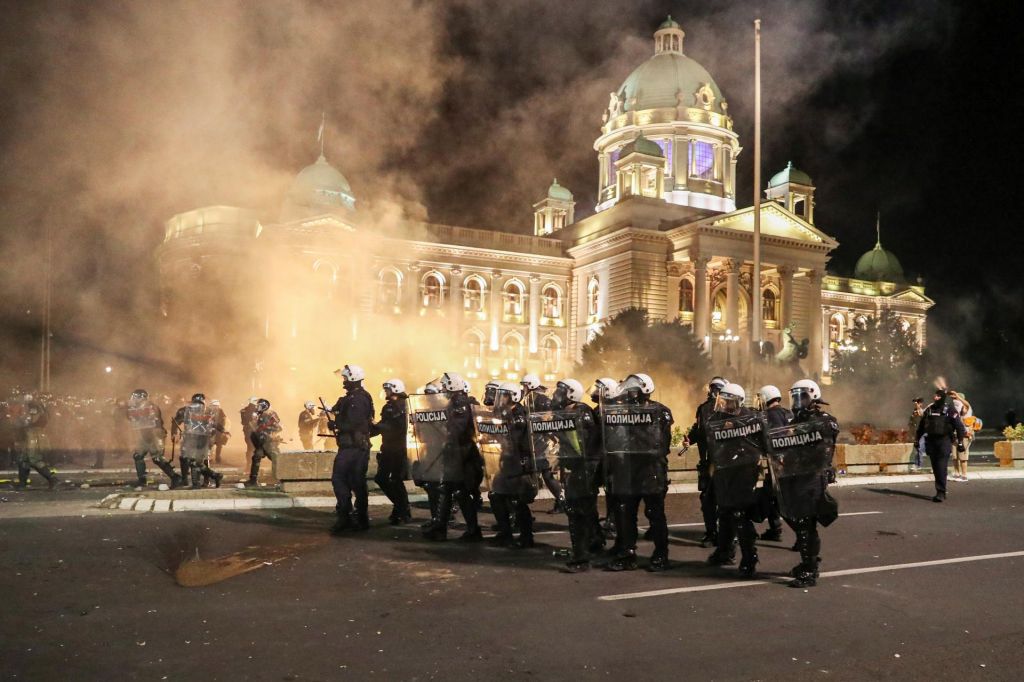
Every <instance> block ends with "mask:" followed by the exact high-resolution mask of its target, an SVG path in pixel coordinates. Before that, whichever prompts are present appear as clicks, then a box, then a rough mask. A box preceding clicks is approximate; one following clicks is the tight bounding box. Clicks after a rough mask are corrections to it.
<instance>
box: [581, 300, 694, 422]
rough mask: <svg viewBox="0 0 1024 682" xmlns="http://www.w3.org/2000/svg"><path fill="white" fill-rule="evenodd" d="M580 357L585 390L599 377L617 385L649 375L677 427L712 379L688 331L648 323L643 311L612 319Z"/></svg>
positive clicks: (623, 313) (630, 310) (633, 310)
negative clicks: (633, 375)
mask: <svg viewBox="0 0 1024 682" xmlns="http://www.w3.org/2000/svg"><path fill="white" fill-rule="evenodd" d="M581 352H582V360H581V362H580V364H579V365H578V367H577V372H578V375H579V376H580V377H586V379H584V380H582V381H583V383H584V384H587V383H588V382H593V381H594V380H595V379H597V378H600V377H612V378H614V379H617V380H621V379H623V378H625V377H626V376H628V375H630V374H634V373H637V372H642V373H644V374H649V375H650V376H651V378H652V379H654V383H655V386H656V388H657V395H656V399H657V400H659V401H660V402H663V403H665V404H666V405H668V406H669V407H670V408H671V409H672V410H673V412H675V413H676V415H677V416H676V420H677V421H678V422H682V421H683V420H684V418H683V415H687V418H688V415H689V414H691V413H692V411H693V409H694V408H695V407H696V405H697V402H699V401H700V400H702V399H703V395H704V393H703V392H704V386H705V385H706V383H707V380H708V377H710V375H711V364H710V362H709V361H708V358H707V356H706V355H704V353H703V352H702V351H701V347H700V342H699V340H698V339H697V337H696V336H694V335H693V332H692V331H691V330H690V328H689V327H685V326H683V325H682V324H680V323H678V322H665V321H661V320H657V321H651V320H649V319H648V317H647V311H646V310H645V309H643V308H627V309H625V310H623V311H621V312H619V313H617V314H616V315H614V316H613V317H612V318H611V319H609V320H608V322H606V323H605V324H604V326H603V327H602V328H601V331H600V332H599V333H598V334H597V335H596V336H595V337H594V338H593V339H591V340H590V342H588V343H587V344H586V345H585V346H583V349H582V351H581ZM681 410H682V412H680V411H681Z"/></svg>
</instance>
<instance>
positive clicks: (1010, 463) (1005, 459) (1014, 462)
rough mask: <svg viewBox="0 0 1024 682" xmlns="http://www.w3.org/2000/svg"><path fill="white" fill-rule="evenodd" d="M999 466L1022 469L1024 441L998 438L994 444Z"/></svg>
mask: <svg viewBox="0 0 1024 682" xmlns="http://www.w3.org/2000/svg"><path fill="white" fill-rule="evenodd" d="M995 450H996V457H997V458H999V466H1001V467H1015V468H1017V469H1024V441H1021V440H1000V441H996V444H995Z"/></svg>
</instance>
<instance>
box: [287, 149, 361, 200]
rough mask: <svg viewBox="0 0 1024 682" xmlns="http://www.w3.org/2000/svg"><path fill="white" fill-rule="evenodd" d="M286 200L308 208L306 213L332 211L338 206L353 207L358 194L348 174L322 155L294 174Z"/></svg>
mask: <svg viewBox="0 0 1024 682" xmlns="http://www.w3.org/2000/svg"><path fill="white" fill-rule="evenodd" d="M287 203H288V204H290V205H291V206H292V207H301V208H304V209H308V210H306V211H303V212H304V213H307V214H310V211H314V212H316V211H319V212H320V213H330V212H331V211H333V210H336V209H348V210H352V209H354V208H355V197H353V196H352V187H351V186H350V185H349V184H348V180H346V179H345V176H344V175H342V174H341V172H340V171H338V169H337V168H335V167H334V166H332V165H331V164H329V163H327V159H326V158H324V155H323V154H321V155H320V158H319V159H317V160H316V163H314V164H311V165H309V166H306V167H305V168H303V169H302V170H301V171H299V174H298V175H296V176H295V180H293V181H292V186H291V189H290V190H288V199H287Z"/></svg>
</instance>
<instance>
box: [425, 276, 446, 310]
mask: <svg viewBox="0 0 1024 682" xmlns="http://www.w3.org/2000/svg"><path fill="white" fill-rule="evenodd" d="M420 297H421V299H422V301H423V307H424V308H440V307H441V304H442V303H443V302H444V280H443V279H441V275H439V274H437V273H436V272H431V273H429V274H428V275H427V276H426V277H424V278H423V285H422V286H421V287H420Z"/></svg>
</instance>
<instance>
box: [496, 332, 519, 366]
mask: <svg viewBox="0 0 1024 682" xmlns="http://www.w3.org/2000/svg"><path fill="white" fill-rule="evenodd" d="M501 355H502V368H503V369H505V370H508V371H513V372H518V371H519V370H520V368H521V366H522V363H523V339H522V338H521V337H520V336H519V335H517V334H509V335H508V336H506V337H505V339H504V340H503V341H502V344H501Z"/></svg>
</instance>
